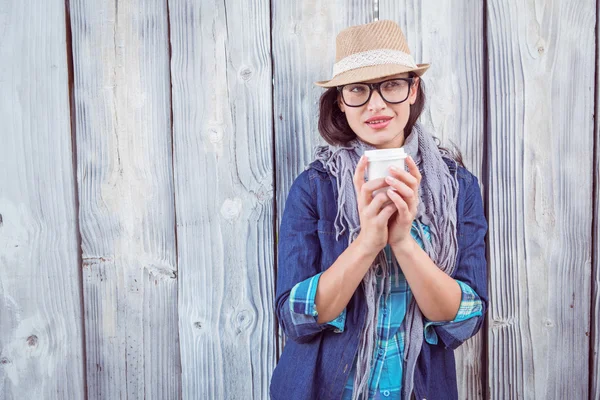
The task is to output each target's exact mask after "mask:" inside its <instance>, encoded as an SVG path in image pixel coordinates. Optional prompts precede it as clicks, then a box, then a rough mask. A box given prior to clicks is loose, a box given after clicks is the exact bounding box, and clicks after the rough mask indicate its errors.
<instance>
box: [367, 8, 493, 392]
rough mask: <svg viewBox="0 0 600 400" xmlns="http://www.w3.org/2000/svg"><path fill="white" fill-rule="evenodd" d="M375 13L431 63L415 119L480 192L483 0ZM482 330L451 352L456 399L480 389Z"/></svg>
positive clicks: (415, 54)
mask: <svg viewBox="0 0 600 400" xmlns="http://www.w3.org/2000/svg"><path fill="white" fill-rule="evenodd" d="M379 19H391V20H394V21H396V22H397V23H398V24H399V25H400V27H401V28H402V30H403V32H404V34H405V35H406V39H407V40H408V44H409V47H410V50H411V53H412V55H413V57H414V58H415V61H416V62H417V63H429V64H431V67H429V69H428V70H427V72H426V73H425V74H424V75H423V82H424V84H425V96H426V99H427V103H426V106H425V110H424V112H423V114H422V115H421V118H420V121H421V122H422V123H424V124H425V125H426V126H428V127H430V128H432V129H433V132H435V134H436V136H437V137H438V138H439V139H440V140H441V141H442V143H443V145H444V146H446V147H449V148H451V147H452V145H453V144H454V145H456V146H457V147H458V149H459V150H460V151H461V153H462V155H463V158H464V162H465V165H466V167H467V169H469V171H471V172H472V173H473V174H474V175H475V176H477V177H478V178H479V182H480V184H481V190H482V193H483V192H484V191H485V179H483V176H482V172H483V153H484V148H483V144H484V133H485V130H484V107H485V106H484V104H485V102H484V91H483V77H484V72H485V71H484V63H483V46H484V34H483V3H482V2H458V3H457V2H453V1H450V0H444V1H417V0H404V1H391V0H380V1H379ZM484 334H485V333H484V329H482V330H481V331H480V332H479V333H478V334H477V335H475V336H474V337H472V338H471V339H469V340H468V341H467V342H466V343H464V344H463V345H462V346H461V347H459V348H458V349H457V350H456V351H455V352H454V354H455V357H456V372H457V382H458V392H459V396H458V397H459V398H461V399H480V398H482V397H483V395H484V393H483V376H484V373H485V371H484V365H483V364H482V358H483V353H484V349H483V342H484V338H483V335H484Z"/></svg>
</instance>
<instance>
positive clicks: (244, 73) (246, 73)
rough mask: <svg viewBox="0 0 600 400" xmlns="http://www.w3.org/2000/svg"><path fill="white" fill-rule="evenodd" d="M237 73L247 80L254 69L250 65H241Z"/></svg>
mask: <svg viewBox="0 0 600 400" xmlns="http://www.w3.org/2000/svg"><path fill="white" fill-rule="evenodd" d="M239 74H240V78H242V80H244V81H249V80H250V79H251V78H252V75H253V74H254V71H253V70H252V68H250V67H243V68H241V69H240V71H239Z"/></svg>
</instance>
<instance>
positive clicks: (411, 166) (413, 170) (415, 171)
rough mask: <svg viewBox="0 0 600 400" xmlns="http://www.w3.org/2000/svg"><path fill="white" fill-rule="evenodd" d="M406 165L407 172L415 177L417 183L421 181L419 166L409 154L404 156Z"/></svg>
mask: <svg viewBox="0 0 600 400" xmlns="http://www.w3.org/2000/svg"><path fill="white" fill-rule="evenodd" d="M406 165H407V166H408V172H409V173H410V174H411V175H412V176H414V177H415V178H417V185H418V184H420V183H421V172H420V171H419V167H417V164H416V163H415V160H413V159H412V157H411V156H408V157H407V158H406Z"/></svg>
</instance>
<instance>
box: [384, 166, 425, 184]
mask: <svg viewBox="0 0 600 400" xmlns="http://www.w3.org/2000/svg"><path fill="white" fill-rule="evenodd" d="M390 176H392V177H394V178H396V179H398V180H400V181H402V182H404V183H406V184H407V185H408V187H410V188H412V189H413V190H414V189H415V188H417V187H418V186H419V180H418V179H417V177H415V176H413V175H412V174H411V173H409V172H406V171H404V170H401V169H398V168H396V167H390Z"/></svg>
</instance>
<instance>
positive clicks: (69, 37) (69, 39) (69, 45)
mask: <svg viewBox="0 0 600 400" xmlns="http://www.w3.org/2000/svg"><path fill="white" fill-rule="evenodd" d="M65 29H66V35H65V44H66V49H65V50H66V55H67V76H68V77H67V82H68V96H69V114H70V115H69V117H70V124H71V155H72V158H71V162H72V166H73V167H72V171H73V185H74V187H73V197H74V199H73V203H74V205H75V218H74V220H75V234H76V237H77V238H76V240H77V247H76V248H77V279H78V281H79V282H78V283H79V299H80V307H81V328H80V329H81V346H82V352H81V354H82V364H83V366H82V367H83V369H82V371H83V373H82V375H83V393H84V396H85V397H84V398H85V400H87V399H88V385H87V341H86V330H85V299H84V290H83V256H82V254H81V227H80V225H79V184H78V180H77V129H76V123H77V115H76V108H75V91H74V88H75V78H74V66H73V64H74V63H73V32H72V29H71V4H70V0H65Z"/></svg>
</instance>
